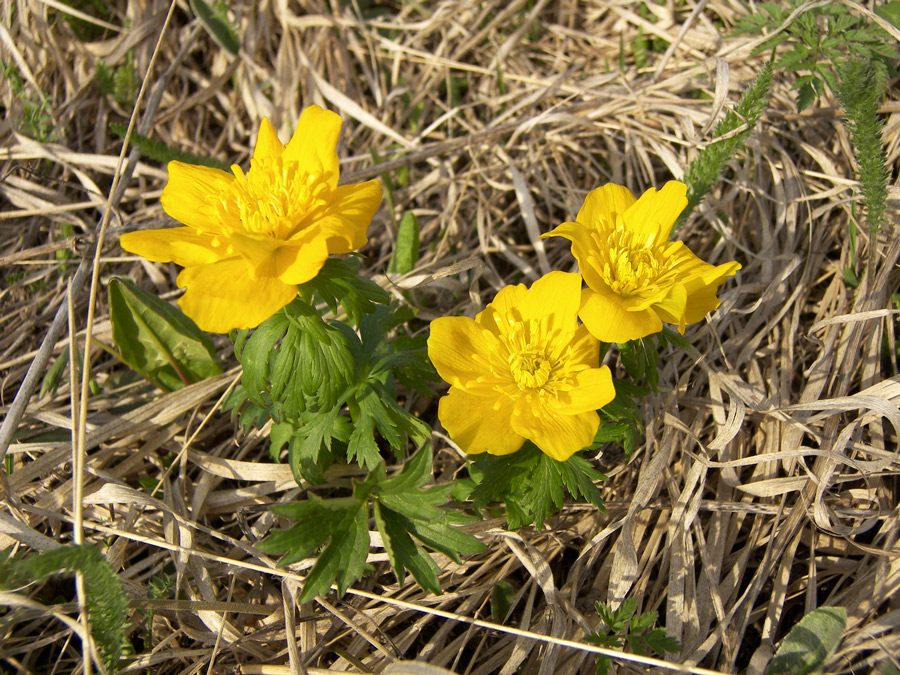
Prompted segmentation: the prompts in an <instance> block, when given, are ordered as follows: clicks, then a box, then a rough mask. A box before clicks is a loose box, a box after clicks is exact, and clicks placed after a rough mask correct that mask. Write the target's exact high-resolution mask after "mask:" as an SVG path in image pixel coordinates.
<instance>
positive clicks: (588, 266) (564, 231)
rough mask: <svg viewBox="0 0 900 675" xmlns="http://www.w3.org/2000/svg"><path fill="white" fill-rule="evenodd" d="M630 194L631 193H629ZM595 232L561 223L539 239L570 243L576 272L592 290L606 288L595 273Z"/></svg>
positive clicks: (579, 223)
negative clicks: (562, 240) (560, 240)
mask: <svg viewBox="0 0 900 675" xmlns="http://www.w3.org/2000/svg"><path fill="white" fill-rule="evenodd" d="M629 194H631V193H629ZM596 232H597V230H595V229H593V228H591V227H589V226H587V225H584V224H582V223H581V222H578V223H571V222H570V223H562V224H561V225H559V226H557V227H556V228H554V229H553V230H551V231H550V232H547V233H546V234H542V235H541V239H546V238H547V237H563V238H564V239H568V240H569V241H571V242H572V256H573V257H574V258H575V260H577V261H578V271H579V272H581V276H582V277H584V281H585V283H586V284H587V285H588V286H590V287H591V288H593V289H594V290H597V291H599V290H601V289H605V288H608V286H607V284H606V282H605V281H604V280H603V277H601V276H600V275H599V274H598V273H597V265H598V264H599V263H598V262H597V261H596V255H594V250H595V249H596V248H597V243H596V241H595V239H594V237H595V234H594V233H596Z"/></svg>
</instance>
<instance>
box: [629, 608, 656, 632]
mask: <svg viewBox="0 0 900 675" xmlns="http://www.w3.org/2000/svg"><path fill="white" fill-rule="evenodd" d="M658 617H659V614H658V613H657V612H644V613H643V614H641V615H640V616H639V617H637V618H635V619H632V621H631V626H630V630H631V632H632V633H643V632H644V631H645V630H647V629H648V628H650V627H651V626H652V625H653V624H655V623H656V619H657V618H658Z"/></svg>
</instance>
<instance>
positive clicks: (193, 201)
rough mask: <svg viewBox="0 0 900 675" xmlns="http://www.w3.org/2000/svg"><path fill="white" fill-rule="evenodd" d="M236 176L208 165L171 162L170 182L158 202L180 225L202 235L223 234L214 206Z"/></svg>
mask: <svg viewBox="0 0 900 675" xmlns="http://www.w3.org/2000/svg"><path fill="white" fill-rule="evenodd" d="M233 180H234V176H233V175H231V174H230V173H226V172H224V171H220V170H219V169H213V168H210V167H208V166H195V165H193V164H185V163H184V162H169V182H168V183H166V187H164V188H163V191H162V195H161V196H160V198H159V200H160V202H161V203H162V207H163V210H164V211H165V212H166V213H168V214H169V215H170V216H172V217H173V218H174V219H175V220H177V221H178V222H180V223H182V224H184V225H187V226H188V227H192V228H194V229H195V230H199V231H201V232H213V233H216V232H221V231H222V225H221V222H220V220H219V214H218V212H217V210H216V208H215V204H216V203H217V202H218V201H219V200H220V199H221V195H222V194H223V193H224V192H225V191H226V190H227V189H228V187H229V186H230V185H231V182H232V181H233Z"/></svg>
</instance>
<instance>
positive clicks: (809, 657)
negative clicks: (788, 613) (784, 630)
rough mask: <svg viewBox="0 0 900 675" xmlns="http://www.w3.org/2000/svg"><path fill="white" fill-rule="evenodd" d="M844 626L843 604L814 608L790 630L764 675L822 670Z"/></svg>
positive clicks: (845, 614)
mask: <svg viewBox="0 0 900 675" xmlns="http://www.w3.org/2000/svg"><path fill="white" fill-rule="evenodd" d="M846 627H847V610H845V609H844V608H843V607H820V608H819V609H816V610H813V611H812V612H810V613H809V614H807V615H806V616H804V617H803V618H802V619H800V621H799V622H798V623H797V625H796V626H794V627H793V628H792V629H791V632H790V633H788V634H787V637H785V638H784V641H782V643H781V645H780V646H779V647H778V651H776V652H775V657H774V658H773V659H772V660H771V661H770V662H769V666H768V667H767V668H766V675H788V674H790V675H808V673H816V672H819V671H820V670H821V669H822V666H823V665H824V664H825V661H827V660H828V659H829V657H830V656H831V655H832V654H834V652H835V651H836V650H837V648H838V645H840V644H841V638H842V637H843V636H844V630H845V629H846Z"/></svg>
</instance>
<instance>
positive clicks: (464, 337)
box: [428, 272, 615, 462]
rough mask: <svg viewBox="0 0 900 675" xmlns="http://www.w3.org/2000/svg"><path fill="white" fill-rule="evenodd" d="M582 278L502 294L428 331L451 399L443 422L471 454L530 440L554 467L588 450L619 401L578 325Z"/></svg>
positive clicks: (442, 407) (442, 410)
mask: <svg viewBox="0 0 900 675" xmlns="http://www.w3.org/2000/svg"><path fill="white" fill-rule="evenodd" d="M580 299H581V276H580V275H578V274H569V273H566V272H551V273H550V274H547V275H546V276H544V277H542V278H540V279H538V280H537V281H535V282H534V284H533V285H532V286H531V288H528V289H526V288H525V286H524V285H522V284H519V285H517V286H507V287H505V288H503V289H502V290H501V291H500V292H499V293H497V296H496V297H495V298H494V300H493V302H491V303H490V304H489V305H488V306H487V307H485V308H484V311H482V312H480V313H479V314H478V315H477V316H476V317H475V319H474V320H472V319H469V318H466V317H442V318H439V319H435V320H434V321H432V322H431V336H430V337H429V338H428V356H429V357H430V358H431V361H432V363H434V366H435V368H436V369H437V371H438V373H439V374H440V376H441V377H442V378H444V380H446V381H447V382H449V383H450V391H449V393H448V394H447V396H445V397H443V398H442V399H441V401H440V403H439V405H438V417H439V418H440V420H441V423H442V424H443V425H444V428H446V429H447V431H448V433H449V434H450V437H451V438H452V439H453V440H454V441H455V442H456V443H457V445H459V447H460V448H462V449H463V450H464V451H465V452H467V453H470V454H476V453H482V452H488V453H490V454H492V455H506V454H509V453H512V452H515V451H516V450H518V449H519V448H521V447H522V444H523V443H524V442H525V441H526V440H529V441H531V442H533V443H534V444H535V445H536V446H537V447H539V448H540V449H541V450H542V451H543V452H545V453H546V454H547V455H549V456H550V457H552V458H553V459H555V460H557V461H560V462H562V461H565V460H566V459H568V458H569V457H570V456H571V455H572V454H574V453H575V452H578V451H579V450H582V449H584V448H585V447H587V446H589V445H590V444H591V442H592V441H593V440H594V435H595V434H596V433H597V427H598V426H599V424H600V417H599V415H598V414H597V410H598V409H600V408H602V407H603V406H604V405H606V404H607V403H609V402H610V401H612V400H613V398H614V397H615V390H614V389H613V383H612V375H611V373H610V371H609V368H607V367H606V366H600V365H599V358H600V356H599V346H600V343H599V342H598V341H597V340H596V339H595V338H594V337H592V336H591V335H590V333H588V331H587V329H586V328H585V327H584V326H583V325H578V317H577V314H578V307H579V302H580Z"/></svg>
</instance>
